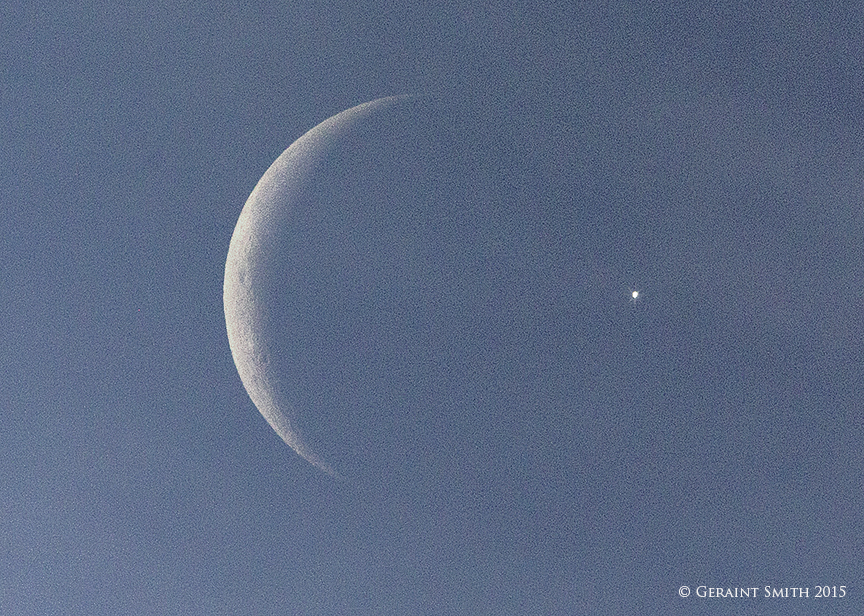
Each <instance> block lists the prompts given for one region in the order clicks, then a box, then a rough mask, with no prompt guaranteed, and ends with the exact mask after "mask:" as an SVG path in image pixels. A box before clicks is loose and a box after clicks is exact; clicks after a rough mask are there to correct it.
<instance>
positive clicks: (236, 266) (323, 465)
mask: <svg viewBox="0 0 864 616" xmlns="http://www.w3.org/2000/svg"><path fill="white" fill-rule="evenodd" d="M410 98H412V97H409V96H397V97H388V98H381V99H377V100H374V101H371V102H368V103H364V104H362V105H358V106H356V107H353V108H351V109H348V110H347V111H344V112H342V113H339V114H338V115H335V116H333V117H331V118H330V119H328V120H326V121H324V122H322V123H321V124H319V125H317V126H316V127H315V128H313V129H312V130H310V131H309V132H307V133H306V134H304V135H303V136H302V137H300V138H299V139H298V140H297V141H295V142H294V143H293V144H292V145H291V146H290V147H289V148H288V149H287V150H285V151H284V152H283V153H282V155H281V156H279V158H277V159H276V161H275V162H274V163H273V164H272V165H271V166H270V168H269V169H268V170H267V171H266V173H265V174H264V175H263V176H262V178H261V180H260V181H259V182H258V184H257V185H256V186H255V189H254V190H253V191H252V194H251V195H250V196H249V198H248V200H247V201H246V204H245V205H244V207H243V210H242V212H241V214H240V217H239V220H238V221H237V225H236V227H235V229H234V233H233V235H232V237H231V242H230V247H229V250H228V257H227V260H226V264H225V279H224V287H223V302H224V310H225V323H226V327H227V333H228V340H229V343H230V347H231V354H232V356H233V358H234V363H235V365H236V367H237V371H238V373H239V374H240V378H241V380H242V382H243V385H244V387H245V388H246V391H247V392H248V394H249V397H250V398H251V399H252V401H253V403H254V404H255V406H256V407H257V408H258V410H259V411H260V412H261V414H262V415H263V416H264V418H265V419H266V420H267V422H268V423H269V424H270V426H271V427H272V428H273V430H275V431H276V433H277V434H278V435H279V436H280V437H281V438H282V440H283V441H285V443H287V444H288V445H289V446H290V447H291V448H292V449H293V450H294V451H295V452H297V454H299V455H300V456H301V457H303V458H304V459H306V460H307V461H309V462H310V463H312V464H313V465H315V466H316V467H318V468H319V469H321V470H323V471H324V472H326V473H328V474H330V475H332V476H334V477H339V473H338V472H337V471H336V469H335V468H334V467H333V466H332V465H331V463H330V462H329V461H328V460H327V459H324V458H323V457H321V456H320V455H319V453H318V452H317V451H316V450H315V448H314V447H313V446H312V445H311V444H310V443H309V442H307V439H306V436H305V426H304V425H301V424H303V421H301V415H302V414H303V413H305V412H308V410H307V409H300V408H297V406H298V402H297V401H296V400H297V397H296V396H293V395H292V394H293V386H294V385H295V383H294V382H292V378H293V377H292V374H290V371H287V370H286V369H285V366H286V365H288V364H290V362H291V361H292V359H291V358H287V357H284V356H283V355H284V353H283V352H282V349H280V348H279V345H278V344H277V343H276V342H274V340H275V339H276V337H275V336H274V334H273V332H274V331H276V330H277V329H278V328H279V326H280V321H281V320H282V318H283V315H280V314H277V312H278V310H276V309H275V308H274V306H278V305H279V304H278V302H275V301H274V300H273V297H274V295H275V294H278V293H280V292H288V290H289V289H290V288H293V287H291V286H290V285H283V284H282V282H283V280H287V279H288V278H290V277H292V275H293V272H295V271H299V270H302V268H303V267H304V263H302V259H299V258H297V257H296V256H293V255H289V257H288V258H283V256H281V255H280V253H284V244H285V242H290V241H291V240H292V238H291V236H290V235H288V234H286V227H290V226H291V225H292V224H296V220H297V219H300V218H303V217H306V218H308V219H314V217H315V216H318V217H321V216H323V214H320V213H319V210H320V209H321V208H319V206H318V204H317V203H316V199H317V197H316V195H315V194H313V193H314V190H315V186H316V182H318V181H320V180H319V179H318V178H316V174H317V173H319V172H320V167H321V165H322V162H323V161H324V160H325V159H326V158H327V157H328V156H331V155H333V154H334V151H338V148H340V147H344V145H345V144H344V143H342V141H343V140H344V139H345V138H346V136H349V135H350V134H351V132H352V130H354V129H355V128H356V127H357V126H358V125H360V124H362V123H363V122H364V121H365V120H367V119H368V118H370V117H372V116H375V115H376V114H380V113H381V112H382V111H383V110H385V109H388V108H392V107H394V106H397V105H399V104H400V103H401V102H403V101H405V100H407V99H410ZM325 181H326V180H325ZM302 275H303V274H302V272H301V273H300V274H297V275H294V278H297V277H300V276H302ZM282 277H284V278H282ZM300 363H302V362H300V361H299V360H298V366H297V374H296V375H294V376H296V377H297V379H298V380H299V379H300V378H301V377H300V376H299V375H300V373H301V372H302V371H303V367H302V366H300V365H299V364H300ZM286 372H287V373H288V374H286Z"/></svg>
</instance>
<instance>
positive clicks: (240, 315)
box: [223, 96, 434, 478]
mask: <svg viewBox="0 0 864 616" xmlns="http://www.w3.org/2000/svg"><path fill="white" fill-rule="evenodd" d="M417 100H418V97H416V96H395V97H387V98H380V99H377V100H373V101H371V102H367V103H364V104H362V105H358V106H356V107H353V108H351V109H348V110H347V111H343V112H342V113H339V114H338V115H335V116H333V117H331V118H330V119H328V120H326V121H324V122H322V123H321V124H319V125H317V126H316V127H315V128H313V129H312V130H310V131H309V132H307V133H306V134H305V135H303V136H302V137H300V138H299V139H298V140H297V141H296V142H294V143H293V144H292V145H291V146H290V147H289V148H288V149H287V150H285V151H284V152H283V153H282V155H281V156H279V158H278V159H276V161H275V162H274V163H273V164H272V165H271V166H270V168H269V169H268V170H267V171H266V173H265V174H264V175H263V177H262V178H261V179H260V181H259V182H258V184H257V185H256V186H255V189H254V190H253V191H252V194H251V195H250V196H249V198H248V200H247V201H246V204H245V206H244V207H243V210H242V212H241V214H240V217H239V220H238V221H237V225H236V227H235V229H234V233H233V235H232V237H231V242H230V247H229V250H228V257H227V260H226V264H225V279H224V288H223V301H224V310H225V323H226V327H227V333H228V340H229V343H230V347H231V353H232V356H233V358H234V363H235V365H236V367H237V371H238V373H239V375H240V378H241V380H242V382H243V385H244V387H245V389H246V391H247V393H248V394H249V397H250V398H251V399H252V401H253V403H254V404H255V406H256V407H257V408H258V410H259V411H260V412H261V414H262V415H263V416H264V418H265V419H266V420H267V422H268V423H269V424H270V426H271V427H272V428H273V430H275V432H276V433H277V434H278V435H279V437H281V438H282V440H283V441H285V443H287V444H288V445H289V446H290V447H291V448H292V449H293V450H294V451H295V452H297V454H299V455H300V456H301V457H303V458H304V459H306V460H307V461H309V462H310V463H311V464H313V465H315V466H316V467H318V468H319V469H321V470H322V471H324V472H326V473H328V474H330V475H331V476H333V477H337V478H339V477H340V476H341V474H340V472H338V471H337V469H336V466H335V465H334V463H333V462H332V458H336V457H338V456H339V454H343V453H344V454H345V456H347V455H349V454H350V452H352V451H353V452H355V453H356V452H358V451H366V450H369V449H370V447H368V446H366V445H368V443H362V442H359V441H358V440H357V438H358V434H359V433H360V432H362V429H361V428H358V426H362V425H364V422H365V423H368V422H366V420H365V419H364V418H359V414H360V413H359V411H358V410H357V409H356V408H355V407H356V406H357V404H358V400H361V399H364V400H368V399H369V397H370V396H369V395H368V394H369V391H367V390H368V389H370V388H374V387H375V383H374V382H372V383H370V381H375V378H376V377H374V376H373V377H370V378H368V379H366V380H365V381H364V379H363V378H361V377H358V370H361V369H363V368H364V367H365V368H367V369H368V368H369V366H376V365H379V364H381V363H382V361H383V360H382V359H381V358H386V357H393V356H394V348H391V347H388V348H385V349H381V348H376V345H378V346H381V345H383V344H386V343H387V340H388V339H390V338H392V334H393V331H394V322H395V321H396V320H397V319H396V317H391V318H390V321H389V322H388V321H387V317H386V314H387V305H388V303H387V299H386V298H387V296H388V293H389V295H391V296H393V295H398V296H399V297H405V296H406V295H405V291H406V290H407V291H408V292H409V293H408V294H409V295H410V291H411V288H412V284H411V281H412V280H415V281H416V278H417V275H418V259H419V256H420V255H419V253H418V243H417V238H416V234H413V235H412V233H411V228H410V225H411V222H410V216H403V217H397V216H394V215H393V207H392V206H393V205H394V204H396V205H398V203H399V202H400V201H399V200H400V199H402V200H403V201H405V200H406V197H405V195H404V194H402V193H400V192H399V191H403V192H404V191H405V190H406V188H405V187H406V186H410V185H412V184H417V183H421V184H422V183H423V182H424V180H422V178H421V177H420V176H421V175H422V176H424V177H425V176H427V175H428V174H426V173H424V172H423V171H422V170H420V169H413V168H412V166H411V162H410V161H411V159H412V156H415V155H416V154H417V152H416V151H415V150H416V148H415V149H413V150H412V147H413V146H412V145H411V140H410V139H409V140H406V139H405V128H406V127H408V126H410V125H411V124H412V123H416V116H417V110H416V109H415V108H414V107H412V105H411V104H410V102H411V101H415V102H416V101H417ZM421 124H422V122H421ZM433 141H434V140H433ZM427 154H428V152H427ZM394 174H395V176H397V177H394ZM418 174H419V175H418ZM415 176H416V177H415ZM412 178H413V179H412ZM400 180H402V181H400ZM400 187H401V188H400ZM407 200H408V201H410V199H407ZM394 285H395V287H396V289H395V291H393V289H390V292H388V288H389V287H393V286H394ZM385 287H387V288H385ZM382 297H383V298H384V299H382ZM370 298H371V299H370ZM373 301H374V303H375V304H376V310H375V311H374V313H375V314H376V315H377V316H375V317H374V319H372V320H370V322H369V323H365V324H364V322H363V319H364V318H366V319H367V320H369V317H364V316H363V315H365V314H367V313H366V312H363V311H362V310H361V308H362V306H363V305H364V302H365V304H368V303H370V302H373ZM379 305H380V306H379ZM378 307H383V309H382V310H378ZM391 307H392V306H391ZM390 312H391V313H392V310H391V311H390ZM381 314H385V316H384V317H381ZM382 319H383V321H384V322H383V323H382V322H381V321H382ZM397 329H398V328H397ZM381 332H385V333H384V334H382V335H378V336H377V339H371V338H372V337H374V336H375V334H376V333H377V334H381ZM367 335H368V337H367ZM382 340H383V342H382ZM361 347H362V348H361ZM396 351H398V348H396ZM396 355H398V353H396ZM388 361H390V360H388ZM376 362H377V364H376ZM390 363H391V364H392V361H391V362H390ZM397 363H398V362H397ZM393 370H398V366H396V367H395V368H394V367H393V366H392V365H387V366H384V365H381V366H380V370H379V371H378V372H379V373H380V372H385V373H387V371H389V372H390V373H391V374H392V372H393ZM379 380H380V379H379ZM379 385H380V383H379ZM389 385H391V387H390V388H389V389H390V390H391V391H392V389H393V388H392V382H391V383H389ZM380 389H381V390H382V391H383V390H384V389H386V388H384V387H381V388H380ZM373 397H374V396H373ZM379 402H380V405H382V406H386V404H387V401H386V400H385V401H379ZM352 413H354V415H352ZM352 439H354V440H352ZM328 452H329V453H328ZM346 452H347V453H346ZM343 457H344V456H343Z"/></svg>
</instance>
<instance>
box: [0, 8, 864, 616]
mask: <svg viewBox="0 0 864 616" xmlns="http://www.w3.org/2000/svg"><path fill="white" fill-rule="evenodd" d="M643 4H647V3H615V2H595V3H576V2H563V3H557V4H556V3H551V2H530V3H529V2H525V3H518V2H505V3H495V4H494V5H493V4H491V3H490V5H479V4H461V5H460V4H440V3H439V4H435V3H431V4H430V3H397V2H375V1H373V2H367V3H356V2H353V3H347V2H346V3H338V2H302V3H300V2H284V3H283V2H278V3H277V2H271V3H260V2H248V3H246V2H244V3H225V2H223V3H218V5H214V4H208V3H200V2H199V3H181V2H167V3H161V4H160V3H154V2H148V3H137V4H134V5H132V4H128V3H119V4H118V3H116V2H115V3H107V2H75V3H70V2H55V3H49V2H27V3H16V2H12V3H8V2H7V3H6V4H4V6H3V8H2V9H0V71H2V72H0V88H2V89H0V157H2V158H0V199H2V216H0V227H2V234H0V237H2V238H3V240H2V244H0V245H2V247H3V258H2V265H0V315H2V323H3V326H2V328H0V410H2V417H3V429H2V430H0V613H2V614H4V615H13V616H16V615H19V614H20V615H25V614H26V615H32V614H91V615H102V614H104V615H108V614H111V615H116V614H141V615H145V614H147V615H149V614H207V615H212V614H226V615H228V614H231V615H234V614H236V615H247V614H248V615H252V614H255V615H259V614H261V615H269V614H273V615H275V614H280V615H282V614H298V615H305V614H309V615H317V614H358V615H365V614H430V615H432V614H490V615H491V614H496V615H498V614H513V615H522V614H562V615H565V614H566V615H571V614H612V615H619V614H620V615H625V614H626V615H630V614H633V615H635V614H640V615H643V614H712V615H715V614H736V615H738V614H817V613H820V614H823V613H834V614H860V613H861V612H862V609H864V601H862V592H864V585H862V576H861V570H862V569H861V564H860V560H861V554H862V553H864V543H862V537H864V532H862V531H864V513H862V512H864V499H862V495H864V484H862V476H864V475H862V472H864V453H862V442H864V440H862V439H864V423H862V422H864V420H862V417H864V414H862V406H864V402H862V391H864V387H862V383H864V363H862V362H864V359H862V358H864V343H862V324H864V323H862V321H864V299H862V298H864V295H862V294H864V261H862V248H864V207H862V206H864V157H862V154H864V152H862V147H864V146H862V144H864V96H862V94H864V83H862V81H864V62H862V59H864V53H862V44H864V14H862V8H861V5H860V3H851V2H850V3H840V2H837V3H805V2H754V3H721V6H717V4H716V3H714V4H705V3H681V4H680V5H673V4H669V3H650V7H649V6H643ZM402 93H426V94H431V95H433V96H434V97H435V98H436V100H438V101H444V103H443V104H444V105H445V107H446V106H448V105H449V106H450V107H449V108H450V109H452V110H454V113H453V114H452V117H449V116H448V117H447V118H444V117H441V116H436V117H438V121H440V125H441V126H442V127H444V128H446V130H447V131H449V133H447V132H446V131H443V129H442V131H443V132H442V134H448V135H450V136H451V137H452V139H449V140H447V141H446V142H445V143H450V142H452V143H454V144H455V145H454V146H453V147H454V148H455V149H456V151H460V152H462V153H463V155H464V156H465V158H464V159H459V162H460V163H461V162H463V161H464V162H465V163H466V164H465V165H461V164H454V165H451V166H450V167H449V168H448V169H449V171H448V175H447V176H446V178H444V179H445V180H446V182H445V184H446V186H449V187H452V186H457V187H458V186H461V187H464V192H463V193H460V194H459V197H458V198H455V197H454V199H453V200H452V201H447V202H446V203H445V202H441V201H435V200H432V201H434V202H433V203H432V204H431V205H429V208H428V209H423V208H422V207H421V205H422V204H421V203H420V201H413V202H410V203H406V204H405V208H407V209H411V208H413V209H412V210H411V211H413V212H415V213H417V212H420V214H419V215H420V216H426V218H425V219H424V221H425V222H424V223H423V224H420V223H417V224H418V225H419V226H417V227H415V231H416V232H417V233H418V234H420V236H422V238H425V239H424V241H425V242H426V244H423V245H424V246H425V247H426V250H427V253H428V254H427V253H424V254H426V256H427V257H428V258H429V259H431V261H430V263H432V264H433V266H430V267H429V268H427V269H422V268H421V270H420V274H418V276H419V277H420V278H419V280H420V282H421V283H422V285H425V286H423V287H422V288H423V289H425V291H424V292H426V293H427V296H428V294H429V293H433V292H435V291H436V290H437V291H439V292H440V293H439V295H437V296H435V297H437V298H438V300H440V302H441V305H442V306H443V308H441V312H439V313H436V314H437V316H438V317H439V318H440V320H439V321H438V322H437V323H438V324H439V325H440V327H438V328H437V329H436V328H432V329H430V330H429V331H427V332H426V338H423V339H422V340H420V341H419V342H418V341H417V340H414V343H415V344H417V345H418V346H416V349H417V350H418V351H417V354H415V357H416V358H417V361H416V362H415V363H414V364H410V365H408V368H409V369H410V370H409V372H410V374H413V375H415V376H416V380H413V381H412V380H409V381H407V383H408V384H407V385H405V384H404V383H403V385H404V386H405V387H413V388H414V389H410V390H406V391H407V393H405V391H403V392H402V394H404V396H405V397H404V398H402V399H403V400H405V401H408V402H411V404H408V403H407V402H406V403H405V404H403V405H402V406H399V404H398V401H399V399H397V401H396V403H394V404H393V405H391V407H388V408H390V412H392V413H393V415H392V416H386V415H382V413H383V411H381V407H380V406H378V405H377V401H378V400H379V398H380V397H382V396H384V397H387V396H389V395H391V392H390V391H389V390H388V389H387V388H386V387H387V385H388V383H389V384H392V383H391V382H390V377H391V375H386V374H385V375H381V374H378V373H376V372H375V369H376V365H372V364H369V365H365V364H362V365H358V364H354V365H353V367H354V369H356V371H357V374H356V375H355V376H357V375H360V376H357V378H358V379H360V378H361V377H362V376H363V375H364V374H365V375H366V378H367V380H366V381H362V379H361V381H362V382H361V385H362V387H361V388H360V390H358V391H359V393H357V394H356V395H355V396H354V397H353V400H354V403H355V404H356V408H355V411H356V413H359V414H360V415H359V416H361V417H362V416H363V413H368V414H369V415H368V417H369V418H370V425H371V426H379V425H380V422H382V421H384V422H388V421H389V422H390V424H389V425H390V429H389V430H388V432H387V434H386V439H388V440H387V443H388V447H391V448H392V449H391V450H388V451H391V452H392V451H398V452H400V455H402V458H401V460H403V464H401V465H400V463H399V462H398V459H397V457H394V458H393V459H392V461H393V463H392V464H388V468H387V470H388V472H387V473H384V474H383V475H380V474H379V475H378V476H377V477H378V479H376V480H374V481H373V480H370V482H369V483H368V485H360V484H346V483H338V482H334V481H333V480H332V479H331V478H330V477H328V476H327V475H325V474H323V473H321V472H320V471H318V470H317V469H315V468H314V467H312V466H311V465H310V464H308V463H307V462H305V461H304V460H302V459H301V458H299V457H298V456H297V455H295V454H294V452H292V451H291V450H290V449H289V448H288V447H287V446H286V445H285V444H284V443H282V441H281V440H279V438H278V437H277V436H276V434H275V433H274V432H273V431H272V430H271V429H270V427H269V426H268V425H267V424H266V422H265V421H264V420H263V419H262V417H261V416H260V414H259V413H258V412H257V410H256V409H255V407H254V406H253V404H252V402H251V401H250V399H249V398H248V396H247V394H246V392H245V390H244V389H243V386H242V383H241V382H240V379H239V376H238V374H237V370H236V368H235V366H234V364H233V361H232V358H231V353H230V350H229V347H228V342H227V337H226V333H225V322H224V316H223V311H222V275H223V271H224V265H225V257H226V254H227V251H228V243H229V240H230V238H231V234H232V231H233V228H234V225H235V223H236V221H237V218H238V216H239V214H240V211H241V209H242V207H243V204H244V202H245V200H246V198H247V197H248V195H249V193H250V192H251V191H252V189H253V188H254V186H255V184H256V183H257V181H258V180H259V178H260V177H261V176H262V174H263V173H264V171H265V170H266V169H267V168H268V166H269V165H270V164H271V163H272V162H273V161H274V160H275V159H276V157H277V156H278V155H279V154H280V153H281V152H282V151H283V150H284V149H285V148H286V147H288V146H289V145H290V144H291V143H292V142H293V141H294V140H295V139H297V138H298V137H299V136H300V135H302V134H303V133H304V132H306V131H307V130H309V129H310V128H312V127H313V126H315V125H316V124H318V123H319V122H321V121H323V120H325V119H326V118H328V117H330V116H332V115H334V114H336V113H338V112H340V111H342V110H344V109H347V108H349V107H352V106H354V105H356V104H359V103H362V102H365V101H368V100H372V99H375V98H378V97H381V96H388V95H393V94H402ZM430 125H431V126H435V125H434V123H432V124H427V125H426V126H427V128H428V126H430ZM354 147H357V148H359V149H360V151H362V147H363V144H362V143H361V144H354ZM370 147H371V146H370ZM459 148H462V149H461V150H459ZM439 162H440V161H439ZM422 164H423V163H422V162H420V163H418V165H420V166H421V167H422ZM353 171H356V170H354V169H348V170H346V173H348V172H353ZM415 171H417V170H416V169H415ZM421 171H422V169H421ZM418 173H419V171H418ZM417 177H423V176H422V173H420V174H419V175H418V176H417ZM430 190H431V189H430ZM445 192H446V191H444V190H441V191H438V192H434V191H433V193H430V194H436V195H437V194H444V193H445ZM419 194H420V196H421V197H422V195H423V193H422V191H421V192H420V193H419ZM400 212H401V210H396V211H394V212H393V220H396V221H398V220H399V214H400ZM466 212H469V213H468V214H466ZM454 219H455V220H458V221H459V223H460V224H459V225H454V223H453V220H454ZM490 221H491V222H490ZM415 222H416V221H415ZM424 225H425V226H424ZM436 242H437V243H436ZM438 243H440V252H439V251H437V247H438ZM373 256H374V255H373ZM438 258H440V261H436V259H438ZM468 262H470V264H471V266H472V267H465V264H466V263H468ZM478 264H486V265H485V266H481V265H478ZM445 274H446V275H447V276H450V278H446V280H445V279H442V278H436V276H444V275H445ZM633 288H638V289H640V290H641V291H642V300H641V301H640V302H639V303H638V304H636V305H635V306H634V305H632V304H631V303H630V302H629V292H630V290H631V289H633ZM453 289H457V290H458V291H459V293H461V294H462V295H458V294H457V295H453V294H452V293H450V292H449V291H452V290H453ZM365 299H366V300H368V301H366V303H365V304H363V306H364V307H365V308H364V310H367V311H368V312H358V311H357V310H359V309H357V310H354V311H352V310H346V312H345V314H344V315H342V316H343V317H344V324H345V327H347V328H348V329H349V330H350V328H351V327H355V328H357V327H359V326H358V325H357V324H358V323H364V322H367V321H368V319H369V318H373V319H374V317H375V315H379V314H381V312H380V311H381V306H380V305H379V303H377V302H380V301H383V300H381V297H379V296H377V295H375V293H372V292H370V294H369V295H368V296H365ZM436 305H437V304H436ZM355 308H356V307H355ZM411 314H414V313H411ZM370 315H371V317H370ZM338 316H339V315H335V316H334V318H338ZM414 316H416V315H414ZM364 319H365V321H364ZM400 323H401V324H403V325H404V323H403V322H401V321H397V325H398V324H400ZM358 331H359V330H358ZM381 331H384V332H385V333H386V331H387V330H386V329H383V330H381ZM385 340H386V336H385ZM383 348H385V350H386V348H389V347H387V346H386V345H383ZM412 348H415V347H412ZM430 349H431V350H430ZM424 353H427V354H426V355H424ZM433 356H434V359H435V361H434V362H430V361H428V360H429V358H430V357H433ZM382 365H383V364H382ZM334 370H335V367H334ZM330 377H331V378H332V380H336V381H338V378H337V377H334V376H333V374H332V373H331V374H330ZM327 383H330V381H327ZM327 383H322V396H323V395H325V394H326V393H327V392H326V391H324V389H323V388H324V386H325V385H327ZM331 384H332V383H331ZM379 385H380V386H379ZM307 386H309V387H313V386H314V383H312V384H309V383H307ZM364 388H365V389H364ZM418 392H419V393H422V394H423V396H419V393H418ZM331 393H332V392H331ZM411 396H414V397H413V398H412V397H411ZM391 397H392V396H391ZM397 398H398V396H397ZM394 409H396V410H394ZM376 422H379V423H376ZM372 436H374V435H372ZM394 455H395V454H394ZM387 462H388V463H389V462H391V459H390V458H387ZM685 584H686V585H689V586H691V588H692V590H693V593H694V596H691V597H689V598H687V599H682V598H680V597H679V596H678V588H679V587H680V586H681V585H685ZM699 585H707V586H722V587H735V586H744V587H749V586H757V587H760V588H761V587H763V586H766V585H769V586H774V587H781V588H782V587H799V586H804V587H809V588H810V598H808V599H792V598H788V599H765V598H762V597H761V593H760V598H757V599H699V598H697V597H695V592H696V587H697V586H699ZM816 585H831V586H837V587H839V586H840V585H846V588H847V590H846V592H847V596H846V597H845V598H843V599H840V598H836V599H834V598H832V599H816V598H815V593H816V589H815V586H816Z"/></svg>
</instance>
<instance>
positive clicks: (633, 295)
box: [630, 291, 639, 304]
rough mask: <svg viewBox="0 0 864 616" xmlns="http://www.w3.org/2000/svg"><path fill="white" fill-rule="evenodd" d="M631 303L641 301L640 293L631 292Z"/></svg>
mask: <svg viewBox="0 0 864 616" xmlns="http://www.w3.org/2000/svg"><path fill="white" fill-rule="evenodd" d="M630 301H631V302H632V303H634V304H635V303H636V302H638V301H639V291H631V292H630Z"/></svg>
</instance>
